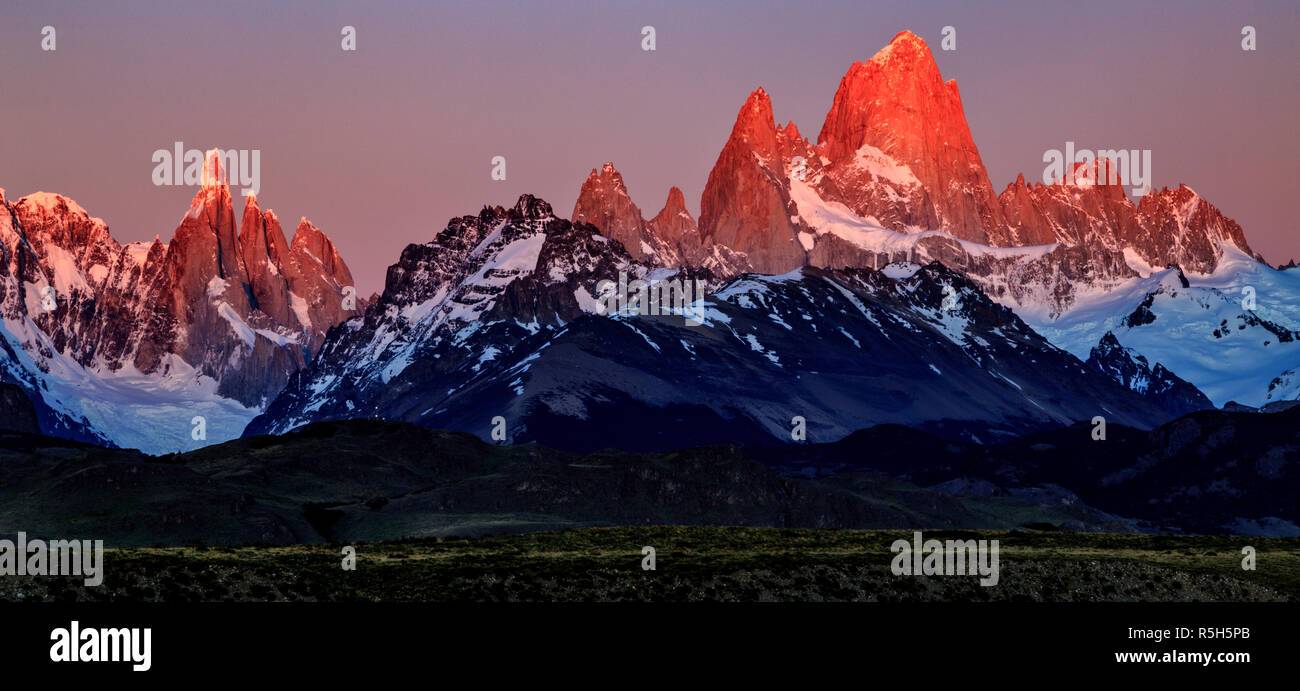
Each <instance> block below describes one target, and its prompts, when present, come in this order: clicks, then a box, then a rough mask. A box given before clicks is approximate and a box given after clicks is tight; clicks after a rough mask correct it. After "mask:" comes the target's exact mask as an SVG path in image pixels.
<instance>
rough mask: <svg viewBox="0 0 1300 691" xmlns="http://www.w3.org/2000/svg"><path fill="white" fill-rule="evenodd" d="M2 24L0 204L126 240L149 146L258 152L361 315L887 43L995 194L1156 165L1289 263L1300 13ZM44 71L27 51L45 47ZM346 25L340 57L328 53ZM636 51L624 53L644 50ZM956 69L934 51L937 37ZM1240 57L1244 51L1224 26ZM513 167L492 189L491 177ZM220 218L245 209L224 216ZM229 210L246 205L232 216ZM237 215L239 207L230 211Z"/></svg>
mask: <svg viewBox="0 0 1300 691" xmlns="http://www.w3.org/2000/svg"><path fill="white" fill-rule="evenodd" d="M5 5H6V7H5V9H4V11H3V13H0V15H2V16H0V65H2V67H0V188H4V189H6V193H7V196H8V197H9V198H10V199H16V198H17V197H19V196H22V195H25V194H29V193H31V192H34V191H37V190H45V191H48V192H58V193H61V194H64V195H66V196H69V197H71V198H73V199H75V200H76V201H77V202H79V203H80V204H81V205H82V206H83V207H85V208H86V209H87V210H88V211H89V212H90V213H91V214H92V215H95V216H99V217H101V218H103V219H104V220H105V221H106V222H108V224H109V226H110V228H111V230H112V232H113V234H114V236H115V237H116V238H117V239H118V240H119V241H122V242H129V241H135V240H147V239H152V238H153V237H154V236H155V235H160V236H162V238H163V239H164V240H167V239H169V238H170V237H171V235H172V233H173V231H174V230H175V227H176V225H177V224H178V222H179V220H180V218H181V216H182V215H183V214H184V212H185V210H186V209H187V207H188V205H189V201H190V199H191V197H192V196H193V194H194V190H193V189H192V188H185V187H157V186H154V185H153V183H152V178H151V173H152V171H153V167H154V164H153V162H152V161H151V156H152V155H153V152H154V151H155V150H157V149H169V150H170V149H171V148H172V145H173V142H176V141H181V142H183V143H184V145H185V148H187V149H189V148H193V149H207V148H212V147H221V148H227V149H260V151H261V178H262V180H261V191H260V194H259V200H260V202H261V204H262V206H263V208H273V209H275V211H276V213H277V214H278V215H279V217H280V219H281V222H282V223H283V224H284V225H285V226H286V227H285V232H286V234H291V233H292V232H293V229H294V227H296V223H297V219H298V218H299V217H300V216H307V217H308V218H310V219H311V220H312V221H313V222H315V223H316V224H317V225H318V226H320V227H321V228H322V229H323V230H325V232H326V233H327V234H328V235H330V237H332V238H333V239H334V241H335V242H336V243H337V244H338V245H339V247H340V251H341V252H342V253H343V256H344V258H345V259H346V260H347V262H348V263H349V265H350V266H351V267H352V270H353V273H354V274H355V276H356V277H357V282H358V284H359V287H360V290H361V292H362V293H363V294H368V293H370V292H372V291H376V290H379V289H380V288H381V287H382V283H383V275H384V269H385V267H387V266H388V265H389V264H391V263H393V262H394V261H396V259H397V256H398V254H399V252H400V251H401V249H402V247H404V246H405V245H406V244H407V243H411V242H424V241H427V240H429V239H430V238H432V237H433V236H434V235H435V234H436V233H437V232H438V231H439V230H440V229H442V228H443V227H444V226H445V224H446V221H447V219H448V218H450V217H452V216H456V215H462V214H469V213H476V212H477V211H478V209H480V208H481V207H482V206H483V205H484V204H503V205H510V204H513V203H514V200H515V199H516V198H517V197H518V195H519V194H520V193H523V192H530V193H533V194H537V195H538V196H541V197H543V198H544V199H546V200H548V201H549V202H551V203H552V205H553V206H554V207H555V209H556V211H557V213H559V214H560V215H562V216H566V217H567V216H568V215H569V214H570V213H571V212H572V209H573V203H574V201H575V198H576V196H577V192H578V188H579V186H580V185H581V183H582V181H583V180H584V179H585V178H586V176H587V174H588V173H589V172H590V170H591V169H592V168H596V167H599V166H600V164H601V163H603V162H604V161H613V162H614V163H615V165H616V166H617V167H618V168H619V170H620V171H621V172H622V173H623V175H624V178H625V180H626V182H627V185H628V188H629V190H630V192H631V194H632V197H633V200H634V201H635V202H636V203H637V204H638V205H639V206H640V207H641V208H642V211H643V213H644V215H645V216H646V217H647V218H649V217H651V216H653V215H654V214H655V213H656V212H658V210H659V208H660V207H661V206H662V205H663V203H664V200H665V198H666V196H667V192H668V188H669V187H670V186H672V185H677V186H679V187H681V188H682V190H683V191H684V192H685V195H686V200H687V206H688V208H689V209H690V210H691V212H692V213H693V214H697V215H698V211H699V199H700V193H701V192H702V191H703V188H704V183H705V181H706V180H707V178H708V174H709V170H710V168H712V166H713V163H714V160H715V159H716V157H717V155H718V152H719V151H720V150H721V148H722V145H723V144H724V143H725V141H726V138H727V135H728V133H729V132H730V130H731V126H732V124H733V122H734V120H735V116H736V112H737V110H738V109H739V108H740V106H741V105H742V104H743V103H744V101H745V98H746V97H747V95H748V94H749V92H750V91H751V90H753V89H754V88H756V87H758V86H760V85H761V86H763V87H764V88H766V89H767V91H768V92H769V93H770V94H771V95H772V101H773V107H774V109H775V112H776V117H777V119H778V121H780V122H785V121H787V120H793V121H794V122H795V123H796V124H797V125H798V126H799V129H800V131H801V132H802V133H803V134H804V135H805V136H807V137H810V138H815V137H816V135H817V132H818V131H819V130H820V129H821V124H822V120H823V119H824V118H825V115H826V111H827V109H828V108H829V107H830V103H831V99H832V97H833V96H834V94H835V89H836V87H837V86H838V84H839V80H840V78H841V77H842V76H843V75H844V73H845V71H846V70H847V69H848V67H849V65H850V64H852V63H853V62H854V61H856V60H866V59H868V58H870V57H871V56H872V55H873V54H874V53H875V52H876V51H877V50H879V49H880V48H881V47H883V46H884V45H885V44H886V43H888V41H889V40H890V38H892V37H893V36H894V35H895V34H897V33H898V32H899V31H901V30H903V29H910V30H912V31H914V32H916V33H917V34H918V35H920V36H921V37H922V38H924V39H925V40H926V41H927V42H929V44H930V47H931V50H932V51H934V53H935V56H936V59H937V61H938V63H939V67H940V69H941V70H942V72H943V74H944V78H945V79H947V78H956V79H957V80H958V83H959V84H960V86H961V94H962V98H963V102H964V104H965V109H966V116H967V120H968V122H969V124H970V126H971V130H972V133H973V135H974V138H975V143H976V144H977V145H978V146H979V149H980V153H981V154H982V156H983V158H984V162H985V165H986V166H987V168H988V171H989V176H990V178H991V179H992V182H993V186H994V189H995V190H996V191H999V192H1000V191H1001V190H1002V188H1003V187H1005V186H1006V184H1007V183H1008V182H1011V181H1012V180H1014V179H1015V177H1016V174H1017V173H1018V172H1024V173H1025V177H1026V179H1029V180H1037V179H1039V178H1040V177H1041V175H1042V170H1043V167H1044V164H1043V162H1042V157H1043V153H1044V151H1046V150H1048V149H1064V148H1065V143H1066V141H1074V142H1075V143H1076V145H1077V146H1078V147H1079V148H1090V149H1109V148H1139V149H1151V150H1152V162H1153V173H1154V175H1153V178H1154V179H1153V184H1154V186H1155V187H1162V186H1170V187H1172V186H1175V185H1177V184H1178V183H1180V182H1184V183H1187V184H1188V185H1190V186H1191V187H1193V188H1194V189H1196V191H1197V192H1199V193H1200V194H1201V195H1202V196H1204V197H1205V198H1206V199H1208V200H1210V201H1211V202H1212V203H1214V204H1215V205H1216V206H1218V207H1219V208H1220V210H1222V211H1223V212H1224V213H1225V214H1227V215H1228V216H1230V217H1232V218H1234V219H1236V220H1237V221H1238V222H1239V223H1241V225H1242V227H1243V228H1245V231H1246V236H1247V239H1248V240H1249V241H1250V243H1251V244H1252V246H1253V247H1254V248H1255V249H1256V250H1257V251H1261V252H1262V253H1263V254H1264V255H1265V257H1266V258H1267V259H1269V261H1270V262H1272V263H1277V262H1281V261H1285V260H1287V259H1289V258H1291V257H1296V258H1298V259H1300V235H1297V230H1298V229H1297V224H1296V220H1295V218H1296V214H1295V211H1294V209H1295V207H1296V200H1297V196H1298V195H1297V192H1296V179H1297V175H1296V172H1295V166H1296V165H1297V162H1300V144H1298V142H1300V136H1298V135H1297V131H1296V123H1297V113H1300V89H1297V84H1298V82H1300V79H1298V77H1300V41H1298V40H1297V39H1300V2H1295V1H1294V0H1278V1H1275V2H1251V1H1244V2H1206V1H1204V0H1201V1H1197V0H1183V1H1179V2H1174V1H1172V0H1168V1H1164V2H1143V1H1141V0H1125V1H1122V2H1106V1H1090V2H1044V3H1037V2H1035V3H1029V2H997V3H993V2H953V3H947V2H869V1H854V2H817V1H803V2H790V1H786V2H740V1H737V2H723V1H711V0H696V1H693V2H631V1H623V0H607V1H590V2H576V1H573V0H546V1H545V2H495V1H491V0H473V1H469V2H437V3H435V2H380V1H371V2H325V1H312V2H307V1H303V2H252V1H246V0H223V1H222V2H203V3H194V2H184V3H180V2H165V1H158V2H145V1H140V2H113V1H111V0H103V1H96V2H67V1H59V0H43V1H27V0H18V1H17V2H15V0H7V1H6V3H5ZM46 25H50V26H53V27H55V31H56V40H57V44H56V46H57V48H56V50H55V51H53V52H45V51H42V50H41V38H42V36H41V30H42V27H44V26H46ZM345 25H351V26H355V27H356V30H357V48H358V49H357V51H356V52H355V53H345V52H344V51H343V50H342V49H341V45H340V41H341V40H342V37H341V33H340V31H341V28H342V27H343V26H345ZM646 25H651V26H654V27H655V30H656V39H657V50H655V51H654V52H644V51H642V50H641V27H643V26H646ZM948 25H951V26H953V27H954V28H955V29H956V32H957V50H956V51H952V52H945V51H942V50H940V46H939V43H940V39H941V30H942V27H944V26H948ZM1245 25H1252V26H1254V27H1256V29H1257V31H1258V50H1257V51H1255V52H1245V51H1243V50H1242V49H1241V30H1242V27H1243V26H1245ZM496 155H502V156H505V157H506V160H507V180H506V181H503V182H498V181H493V180H492V179H491V178H490V172H491V165H490V161H491V159H492V157H493V156H496ZM237 199H240V198H238V197H237ZM237 204H242V201H237ZM237 211H238V210H237Z"/></svg>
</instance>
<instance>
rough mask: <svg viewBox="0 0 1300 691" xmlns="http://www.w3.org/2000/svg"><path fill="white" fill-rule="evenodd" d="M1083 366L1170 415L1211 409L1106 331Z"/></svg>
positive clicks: (1207, 401)
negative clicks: (1151, 402) (1113, 381)
mask: <svg viewBox="0 0 1300 691" xmlns="http://www.w3.org/2000/svg"><path fill="white" fill-rule="evenodd" d="M1084 364H1086V365H1087V366H1088V367H1089V368H1091V369H1093V370H1095V371H1097V372H1100V373H1102V374H1104V375H1106V376H1108V377H1110V378H1111V379H1113V380H1115V381H1116V382H1119V383H1120V384H1123V385H1124V386H1125V387H1127V388H1128V389H1130V390H1132V391H1134V392H1137V393H1139V394H1141V395H1143V396H1145V397H1147V398H1149V399H1151V400H1152V401H1153V402H1155V403H1156V404H1158V405H1159V406H1160V407H1161V408H1163V409H1164V410H1167V411H1169V413H1170V414H1171V415H1175V416H1177V415H1185V414H1187V413H1193V412H1196V411H1198V410H1206V409H1209V408H1213V407H1214V404H1213V403H1211V402H1210V399H1209V398H1208V397H1206V395H1205V394H1203V393H1201V391H1200V389H1197V388H1196V387H1195V386H1193V385H1192V384H1190V383H1188V382H1186V381H1184V380H1182V379H1180V378H1179V377H1178V376H1177V375H1175V374H1174V373H1173V372H1170V371H1169V370H1167V369H1165V366H1164V365H1162V364H1160V363H1158V362H1157V363H1156V365H1155V367H1152V366H1151V365H1150V364H1149V363H1148V362H1147V359H1146V358H1145V357H1143V356H1142V355H1140V354H1139V353H1138V352H1137V351H1135V350H1132V349H1130V348H1125V347H1124V346H1122V345H1120V343H1119V339H1118V338H1116V337H1115V334H1113V333H1111V332H1109V331H1108V332H1106V335H1105V336H1103V337H1102V339H1101V341H1100V342H1099V343H1098V344H1097V345H1096V347H1094V348H1093V349H1092V352H1091V353H1090V354H1089V356H1088V360H1087V361H1086V362H1085V363H1084Z"/></svg>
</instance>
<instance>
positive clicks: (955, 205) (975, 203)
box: [817, 31, 1001, 244]
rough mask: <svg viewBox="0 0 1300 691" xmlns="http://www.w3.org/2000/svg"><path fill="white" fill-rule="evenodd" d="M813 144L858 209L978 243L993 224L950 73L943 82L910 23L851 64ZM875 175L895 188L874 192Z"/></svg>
mask: <svg viewBox="0 0 1300 691" xmlns="http://www.w3.org/2000/svg"><path fill="white" fill-rule="evenodd" d="M817 143H818V149H819V153H820V154H822V155H824V156H825V157H826V158H827V159H829V160H830V163H829V164H827V167H826V170H827V174H828V175H829V176H830V177H831V179H832V180H834V181H835V182H836V184H837V186H838V187H839V189H840V191H841V194H842V198H841V199H838V200H837V201H841V202H843V203H844V204H845V205H846V206H848V207H849V208H850V209H853V211H854V212H855V213H857V214H858V215H860V216H874V217H876V218H881V219H885V218H897V219H898V220H899V222H901V223H902V224H903V225H914V226H919V227H921V228H927V229H937V230H943V231H946V232H948V233H949V234H951V235H953V236H954V237H958V238H961V239H964V240H972V241H975V242H981V243H989V241H990V239H991V238H989V235H988V232H987V231H988V229H991V228H996V227H998V226H1000V225H1001V212H1000V210H999V207H998V203H997V199H996V197H995V196H994V193H993V187H992V185H991V184H990V183H989V179H988V173H987V172H986V171H985V169H984V162H983V160H982V159H981V158H980V155H979V150H978V149H976V148H975V142H974V140H973V139H972V138H971V134H970V128H969V127H968V126H967V124H966V114H965V112H964V111H963V109H962V104H961V95H960V93H958V90H957V82H956V81H955V80H950V81H948V82H947V83H945V82H944V81H943V79H942V78H941V77H940V76H939V66H938V65H937V64H935V61H934V56H932V55H931V54H930V49H929V47H928V46H926V45H925V41H922V40H921V39H920V37H918V36H917V35H916V34H913V33H912V32H910V31H904V32H902V33H900V34H898V35H897V36H895V37H894V39H893V40H892V41H891V42H890V43H889V45H888V46H886V47H885V48H884V49H883V50H881V51H880V52H878V53H876V55H875V56H873V57H872V58H871V59H870V60H868V61H867V62H865V63H863V62H857V63H854V64H853V66H852V67H850V68H849V71H848V73H847V74H845V75H844V78H843V79H842V80H841V81H840V87H839V90H838V91H836V93H835V100H834V102H833V103H832V105H831V110H830V112H829V113H827V114H826V122H825V123H824V124H823V125H822V130H821V133H820V134H819V135H818V136H817ZM882 181H883V182H892V183H894V185H895V188H896V189H898V191H899V192H901V194H899V195H898V196H896V197H893V196H890V195H881V194H880V193H879V188H880V187H881V182H882ZM917 183H919V185H918V184H917ZM891 227H894V229H895V230H902V228H900V227H895V226H891ZM992 239H994V240H996V238H992ZM993 244H996V243H993Z"/></svg>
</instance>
